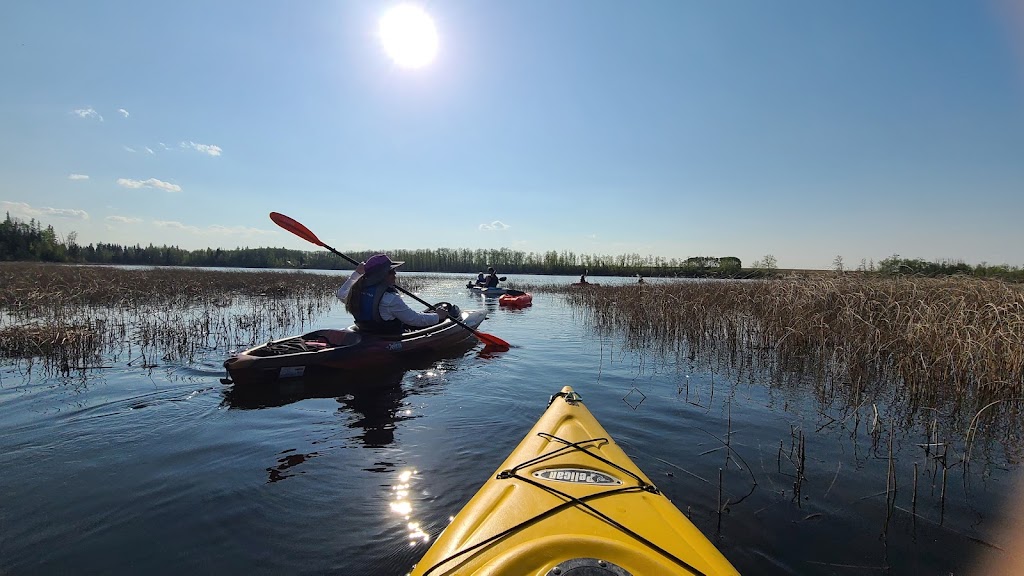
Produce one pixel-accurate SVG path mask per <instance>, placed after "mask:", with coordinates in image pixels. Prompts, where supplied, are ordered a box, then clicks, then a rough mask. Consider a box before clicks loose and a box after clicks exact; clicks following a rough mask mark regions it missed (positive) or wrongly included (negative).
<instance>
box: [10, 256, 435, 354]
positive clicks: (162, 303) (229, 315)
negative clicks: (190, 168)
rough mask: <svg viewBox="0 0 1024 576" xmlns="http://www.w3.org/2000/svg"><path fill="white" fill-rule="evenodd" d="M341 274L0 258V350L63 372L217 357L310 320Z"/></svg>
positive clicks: (323, 307) (327, 302)
mask: <svg viewBox="0 0 1024 576" xmlns="http://www.w3.org/2000/svg"><path fill="white" fill-rule="evenodd" d="M344 274H345V273H341V274H311V273H304V272H295V271H286V272H281V271H251V270H245V271H227V270H225V271H220V270H200V269H190V268H145V269H141V268H140V269H127V268H117V267H105V266H69V265H52V264H37V263H4V264H0V286H3V290H2V291H0V357H6V358H9V359H29V360H32V359H41V360H43V365H45V366H46V367H47V368H55V369H57V370H59V371H61V372H65V373H66V372H68V371H70V370H74V369H84V368H89V367H93V366H96V365H98V364H100V363H102V361H103V358H109V359H113V360H115V361H116V360H120V359H122V358H123V357H124V356H127V361H128V362H129V363H136V364H141V365H152V364H153V363H155V362H156V361H158V360H165V361H172V360H187V361H191V360H193V359H194V358H196V357H198V356H201V355H203V354H204V353H206V352H208V351H211V350H213V351H215V352H214V353H215V354H226V353H227V352H228V350H229V349H230V348H232V347H241V346H248V345H251V344H254V343H256V342H259V341H261V340H265V339H269V338H270V337H279V336H281V335H284V333H285V332H287V331H289V330H295V329H298V327H301V326H303V325H305V324H306V323H308V322H311V321H312V320H313V319H315V318H317V317H319V316H320V315H321V314H323V313H324V312H325V311H327V310H328V309H329V308H330V307H331V305H332V304H333V303H334V302H336V298H335V296H334V293H335V290H336V289H337V287H338V285H339V283H340V282H341V279H342V278H343V277H344V276H343V275H344ZM403 281H404V285H405V286H407V287H409V286H412V287H413V289H415V286H416V281H415V279H413V280H412V282H410V281H409V279H408V278H403Z"/></svg>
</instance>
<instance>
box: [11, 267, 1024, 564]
mask: <svg viewBox="0 0 1024 576" xmlns="http://www.w3.org/2000/svg"><path fill="white" fill-rule="evenodd" d="M519 280H521V281H527V282H533V283H540V282H565V283H567V282H569V281H571V280H573V279H569V278H550V277H548V278H542V277H527V278H521V279H519ZM592 280H594V279H592ZM597 280H601V279H597ZM626 281H627V280H621V282H626ZM605 282H607V280H606V281H605ZM420 295H421V296H423V297H424V298H425V299H427V300H429V301H436V300H448V301H452V302H454V303H456V304H458V305H460V306H462V307H463V308H466V309H471V308H486V309H487V311H488V319H487V320H486V321H485V322H484V324H483V325H482V326H481V327H480V329H481V330H482V331H484V332H487V333H490V334H494V335H496V336H499V337H500V338H502V339H504V340H506V341H508V342H510V343H511V344H513V348H512V349H511V350H510V351H508V352H506V353H499V354H495V355H484V354H481V347H480V346H479V345H474V347H473V348H471V349H468V350H463V351H457V352H456V353H454V354H452V355H450V356H452V357H449V358H441V359H434V360H431V361H428V362H424V363H422V364H420V365H417V366H413V367H411V368H410V369H409V370H407V371H404V372H399V373H397V374H393V375H388V376H386V377H385V376H378V377H376V380H375V379H374V378H375V377H373V376H362V377H360V378H361V381H360V384H362V385H364V387H365V385H366V384H371V385H376V386H379V387H380V390H379V391H378V392H362V391H361V392H350V390H349V387H348V384H346V383H345V382H344V381H341V382H338V383H333V384H328V385H326V386H325V385H317V386H307V385H305V384H303V383H296V384H292V385H289V386H285V387H282V388H281V389H279V390H275V391H273V392H271V393H269V394H262V395H258V396H257V397H256V398H252V397H249V396H248V395H239V394H238V391H237V390H234V387H233V386H230V385H224V384H222V383H221V382H220V378H221V377H223V376H224V372H223V370H222V368H221V363H222V362H223V360H224V358H225V357H227V355H228V353H229V351H228V350H223V349H222V350H209V352H208V355H207V356H206V357H205V358H203V359H202V360H200V361H197V362H194V363H191V364H189V365H182V364H174V363H170V364H168V363H157V364H158V365H157V366H156V367H152V368H140V367H137V366H130V365H127V364H126V362H125V361H124V360H123V359H122V360H120V361H118V362H111V363H110V364H109V365H108V366H107V367H105V368H101V369H94V370H90V371H88V372H87V373H86V374H85V376H84V377H83V376H73V377H68V378H59V377H40V376H39V374H38V371H33V372H32V373H29V374H26V372H25V368H24V366H23V365H21V364H14V363H11V362H9V361H5V363H3V364H2V365H0V367H2V371H0V377H2V380H0V386H2V388H0V410H2V415H3V416H2V419H0V470H2V474H0V573H2V574H8V573H9V574H67V573H74V574H108V573H122V574H124V573H132V574H170V573H190V572H192V573H246V574H279V573H307V574H318V573H335V574H385V575H387V574H404V573H405V572H406V571H407V570H408V569H409V568H410V567H411V566H412V565H413V564H414V563H415V562H416V561H417V559H418V558H419V556H420V555H421V554H422V553H423V552H424V551H425V550H426V547H427V546H428V545H429V542H430V541H431V539H432V538H433V537H435V536H436V535H437V534H438V533H439V532H440V531H441V530H442V529H443V528H444V527H445V525H446V524H447V522H448V520H449V518H450V516H453V515H454V514H455V513H456V512H457V511H458V510H459V508H460V507H461V506H462V505H463V504H464V503H465V502H466V501H467V500H468V498H469V497H470V496H471V495H472V494H473V493H474V492H475V491H476V489H477V488H478V487H479V486H480V485H481V483H482V482H483V481H484V480H485V478H487V476H488V475H490V474H491V473H493V472H494V471H495V469H496V468H497V466H498V465H499V464H500V463H501V461H502V460H503V459H504V458H505V456H506V455H507V454H508V452H509V451H510V450H511V449H512V448H513V447H514V446H515V445H516V444H517V443H518V442H519V441H520V440H521V439H522V437H523V435H524V434H525V433H526V432H527V431H528V430H529V428H530V427H531V426H532V425H533V423H534V422H535V421H536V419H537V418H538V417H539V416H540V414H541V413H542V412H543V410H544V408H545V405H546V402H547V400H548V397H549V396H550V395H551V394H553V393H555V392H557V391H558V390H559V389H560V388H561V387H562V386H563V385H566V384H568V385H571V386H573V387H574V388H575V389H576V390H577V391H578V392H579V393H581V394H582V396H583V398H584V399H585V401H586V403H587V405H588V406H589V407H590V409H591V411H592V412H593V413H594V414H595V415H596V416H597V418H598V419H599V420H600V421H601V423H602V424H603V425H604V427H605V428H606V429H607V430H608V432H609V433H610V434H611V435H612V437H613V438H614V439H615V440H617V441H618V442H619V443H620V444H621V445H622V446H623V448H624V449H625V450H626V452H627V453H628V454H629V455H630V456H631V457H632V458H633V459H634V460H635V461H636V463H637V464H638V465H639V466H640V467H641V468H642V469H643V470H644V471H645V472H646V473H647V474H648V475H649V476H650V477H651V478H652V479H653V480H654V482H655V483H657V485H658V486H659V488H661V489H662V490H663V491H664V492H665V493H666V494H667V495H668V496H669V498H671V499H672V500H673V501H674V502H675V503H676V505H677V506H678V507H679V508H680V509H681V510H683V511H684V512H685V513H687V514H688V515H689V516H690V517H691V519H692V520H693V522H694V523H695V524H696V525H697V526H698V527H699V528H700V529H701V530H702V531H703V532H704V533H705V534H706V535H708V537H709V538H711V539H712V541H713V542H715V544H716V545H717V546H719V548H720V549H721V550H722V551H723V553H724V554H725V555H726V556H727V557H728V558H729V559H730V560H731V561H732V562H733V563H734V564H735V565H736V567H737V568H738V569H739V570H740V571H741V572H744V573H747V574H864V573H868V574H876V573H877V574H887V573H892V574H947V573H957V574H961V573H968V572H970V567H971V566H973V564H974V562H975V559H976V558H977V556H978V555H979V554H982V553H989V552H995V553H999V549H1000V548H1003V547H1004V546H1005V541H1006V540H1007V538H1008V535H1007V534H1005V533H1002V532H999V527H1000V522H1001V521H1003V520H1007V519H1009V520H1020V519H1014V518H1007V517H1006V515H1007V514H1008V512H1007V511H1006V508H1005V503H1006V502H1007V501H1008V499H1011V498H1014V497H1015V496H1014V495H1015V494H1016V492H1015V491H1014V490H1013V482H1014V481H1015V479H1016V477H1017V476H1019V471H1018V469H1017V466H1016V464H1015V463H1014V462H1011V460H1012V459H1013V458H1012V457H1011V456H1008V454H1007V452H1006V451H1005V450H1003V448H1002V447H1001V446H1000V445H999V444H998V443H996V442H993V441H987V442H986V441H985V440H984V439H981V440H979V441H978V443H977V444H976V445H975V446H974V449H973V450H974V453H973V460H972V462H971V466H970V469H969V470H968V471H966V472H965V470H964V467H963V466H955V465H953V466H951V467H950V468H949V469H948V470H945V476H946V477H945V480H944V479H943V475H944V471H943V467H942V465H941V464H940V463H938V461H937V460H936V458H934V456H935V454H934V451H932V452H931V453H930V454H929V452H928V451H927V450H926V449H925V448H923V447H922V446H919V445H920V444H925V443H928V442H929V434H930V431H929V430H927V429H926V427H924V426H920V425H910V426H900V427H890V426H889V424H890V423H892V422H891V420H892V419H890V421H886V420H885V418H887V416H885V415H884V412H883V416H882V421H881V423H878V424H875V425H876V426H879V427H881V426H882V425H883V424H884V428H883V429H884V432H881V433H878V432H877V431H876V432H875V433H873V419H874V408H875V407H873V406H861V407H855V408H851V407H845V408H843V407H834V406H833V407H827V406H823V405H822V404H820V403H819V401H818V400H816V399H815V398H814V397H813V394H811V393H809V392H808V391H807V390H808V389H809V388H808V387H806V386H805V385H802V384H801V380H800V379H799V378H796V379H794V380H793V381H791V382H789V383H788V384H786V385H780V384H778V383H775V384H769V383H767V380H766V379H759V378H749V377H747V376H744V377H743V378H742V379H741V380H742V381H739V382H737V381H735V378H734V377H732V376H731V375H730V374H729V372H728V371H727V370H721V369H712V367H710V366H707V365H701V364H700V363H699V362H697V363H692V364H691V363H689V362H682V363H679V362H675V361H671V360H662V359H658V358H656V357H654V356H653V355H650V354H647V353H644V352H642V351H635V350H627V349H625V348H624V346H623V339H622V338H621V337H615V336H599V335H597V334H595V333H594V331H593V329H592V328H591V326H590V325H589V323H588V322H587V320H586V315H585V313H583V312H581V311H579V310H573V309H572V308H570V307H568V306H567V305H566V304H565V303H564V302H563V300H562V298H561V297H559V296H552V295H545V294H535V296H534V305H533V306H532V307H530V308H526V309H523V310H507V309H503V308H500V307H498V305H497V300H495V299H483V298H481V297H479V296H472V295H470V294H469V293H468V291H466V290H464V289H461V288H460V287H459V286H458V285H457V283H456V282H453V281H450V282H440V283H437V285H436V286H435V285H430V286H428V288H427V289H426V290H424V292H422V293H421V294H420ZM350 321H351V318H350V316H348V315H347V313H346V312H345V311H344V309H343V308H342V307H341V306H340V304H339V305H335V306H334V307H333V308H332V309H331V311H330V312H329V313H327V314H326V315H325V316H323V317H322V318H319V319H317V320H316V322H315V323H314V324H315V325H314V326H313V327H340V326H347V325H348V324H349V323H350ZM287 335H288V334H277V335H275V336H276V337H280V336H287ZM878 408H879V409H880V410H884V407H878ZM801 434H802V435H803V438H804V440H803V454H804V461H803V462H804V464H803V469H804V473H803V479H802V480H800V481H799V482H797V476H798V475H797V466H798V463H799V462H800V460H799V453H800V450H799V448H800V443H801V440H800V438H801ZM727 438H728V439H729V442H730V446H731V450H727V449H726V448H725V447H724V442H725V441H726V439H727ZM890 439H891V443H892V445H893V448H892V454H893V455H892V457H890V448H889V446H890ZM949 441H950V442H953V443H954V445H956V443H957V442H959V440H958V439H957V438H949ZM959 446H961V448H960V449H962V443H961V444H959ZM953 453H955V449H954V452H951V453H950V454H953ZM727 454H728V455H729V456H728V458H727ZM947 458H948V459H952V458H953V456H952V455H949V456H947ZM950 464H953V463H952V462H950ZM890 465H891V466H892V467H893V472H892V478H894V480H893V481H890V482H889V483H890V484H892V485H894V486H895V487H896V489H895V492H893V491H892V488H891V487H890V488H889V489H888V490H887V477H888V476H889V474H890ZM915 466H916V468H915ZM915 470H916V473H917V474H916V484H917V487H916V493H915V491H914V488H913V486H914V483H915ZM798 488H799V495H797V494H796V490H797V489H798ZM887 492H889V495H887ZM893 494H894V495H893ZM890 502H891V503H892V504H891V505H890V504H889V503H890ZM719 508H722V509H724V512H723V513H722V514H719V513H718V512H717V511H718V510H719ZM912 511H914V512H916V515H914V514H912V513H911V512H912Z"/></svg>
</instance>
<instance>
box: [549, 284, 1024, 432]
mask: <svg viewBox="0 0 1024 576" xmlns="http://www.w3.org/2000/svg"><path fill="white" fill-rule="evenodd" d="M567 298H568V300H569V302H570V303H571V304H573V305H576V306H579V307H582V308H584V309H586V310H587V311H588V312H589V314H590V315H591V317H592V320H593V321H594V323H595V325H596V327H597V328H599V329H605V330H609V329H621V330H624V331H625V334H626V338H627V341H628V342H629V343H631V344H632V345H636V346H644V347H648V348H654V349H656V350H658V351H660V352H666V351H668V352H673V351H674V352H677V353H681V354H686V355H688V356H689V357H690V358H691V359H692V358H693V357H694V355H696V354H698V353H703V354H708V355H714V356H716V357H718V358H722V357H725V358H728V359H730V361H731V362H732V363H733V364H742V363H743V362H748V363H750V362H755V361H756V362H758V363H760V364H761V365H766V366H769V367H770V368H771V369H773V370H776V371H779V372H785V373H804V374H806V373H807V372H808V371H813V372H814V373H816V374H817V375H818V376H819V377H821V379H823V380H827V381H830V382H832V385H831V386H832V388H831V389H830V392H831V394H835V393H841V394H844V395H846V396H847V400H849V401H850V402H852V403H853V404H854V405H859V404H860V403H861V402H863V401H864V398H865V396H864V394H865V392H869V391H870V390H871V389H875V388H878V387H881V386H887V385H892V384H895V385H896V386H897V389H898V394H899V395H900V396H902V397H903V398H905V399H906V400H907V401H908V402H909V403H910V405H911V406H913V407H921V408H923V407H939V406H942V407H946V408H949V409H950V410H958V409H960V408H967V409H969V410H973V411H972V412H970V414H969V416H974V415H976V414H979V413H980V412H979V410H980V409H981V408H982V407H987V408H988V410H987V411H988V412H997V411H999V409H1001V408H1003V409H1007V410H1016V409H1018V408H1019V407H1020V399H1022V398H1024V291H1022V288H1021V287H1020V286H1018V285H1014V284H1008V283H1004V282H1000V281H991V280H976V279H966V278H949V279H930V278H917V279H905V278H901V279H881V278H863V277H845V276H837V277H831V278H791V279H778V280H769V281H721V280H714V281H688V282H678V283H671V284H646V285H643V286H638V285H628V286H618V287H600V288H591V289H585V290H580V289H570V290H568V292H567ZM992 403H996V404H992Z"/></svg>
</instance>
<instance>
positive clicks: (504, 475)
mask: <svg viewBox="0 0 1024 576" xmlns="http://www.w3.org/2000/svg"><path fill="white" fill-rule="evenodd" d="M573 394H574V395H575V396H576V398H579V395H578V394H575V393H573ZM558 396H566V395H565V394H561V393H559V394H556V395H555V396H552V397H551V401H552V402H553V401H554V400H555V398H556V397H558ZM566 400H567V401H569V402H572V401H573V400H574V399H570V398H566ZM538 435H539V436H540V437H542V438H547V439H548V440H555V441H558V442H561V443H562V444H565V446H562V447H561V448H558V449H557V450H553V451H551V452H548V453H545V454H541V455H540V456H537V457H536V458H532V459H530V460H527V461H526V462H523V463H521V464H517V465H516V466H513V467H512V468H510V469H508V470H502V471H501V472H499V473H498V475H497V476H496V478H497V479H499V480H508V479H516V480H522V481H523V482H526V483H527V484H532V485H534V486H536V487H538V488H540V489H542V490H545V491H547V492H550V493H551V494H554V495H556V496H559V497H561V498H564V499H565V500H566V501H565V502H563V503H561V504H559V505H558V506H555V507H554V508H551V509H549V510H547V511H545V512H541V513H540V514H537V515H536V516H534V517H532V518H528V519H526V520H524V521H522V522H520V523H519V524H516V525H515V526H512V527H511V528H508V529H506V530H504V531H502V532H499V533H498V534H495V535H494V536H491V537H490V538H487V539H485V540H483V541H481V542H478V543H476V544H474V545H472V546H470V547H468V548H464V549H462V550H459V551H458V552H456V553H454V554H452V555H450V556H448V557H447V558H444V559H442V560H441V561H439V562H437V563H436V564H434V565H433V566H431V567H430V568H429V569H427V570H426V571H425V572H424V573H423V576H429V575H430V574H431V573H432V572H433V571H434V570H436V569H437V568H439V567H441V566H444V565H445V564H447V563H448V562H450V561H452V560H454V559H456V558H458V557H460V556H462V555H464V554H468V553H470V552H472V551H474V550H477V549H479V548H483V547H485V546H488V545H489V544H491V543H493V542H496V541H498V540H501V539H502V538H504V537H506V536H508V535H510V534H513V533H515V532H517V531H518V530H520V529H521V528H524V527H526V526H528V525H530V524H533V523H534V522H538V521H540V520H543V519H544V518H547V517H548V516H551V515H553V514H556V513H558V512H561V511H562V510H565V509H567V508H572V507H573V506H582V507H583V508H585V509H586V510H587V511H589V512H591V513H592V514H594V515H596V516H597V517H598V518H600V519H602V520H604V521H605V522H607V523H608V524H611V525H612V526H614V527H615V528H617V529H619V530H620V531H622V532H623V533H625V534H627V535H628V536H630V537H631V538H633V539H634V540H636V541H637V542H640V543H641V544H643V545H645V546H647V547H648V548H650V549H652V550H654V551H655V552H658V553H659V554H661V555H662V556H664V557H666V558H668V559H669V560H671V561H673V562H675V563H676V564H678V565H679V566H680V567H682V568H685V569H686V570H688V571H689V572H690V573H692V574H694V575H695V576H707V575H706V574H704V573H703V572H701V571H700V570H698V569H697V568H695V567H694V566H691V565H690V564H689V563H687V562H686V561H685V560H683V559H682V558H679V557H677V556H676V555H674V554H672V553H671V552H669V551H668V550H665V549H664V548H662V547H661V546H658V545H657V544H655V543H654V542H651V541H650V540H648V539H647V538H644V537H643V536H641V535H639V534H637V533H636V532H634V531H632V530H630V529H629V528H627V527H626V526H623V525H622V524H621V523H619V522H617V521H616V520H614V519H612V518H611V517H609V516H608V515H606V514H605V513H603V512H601V511H600V510H598V509H596V508H594V507H593V506H591V505H590V504H587V502H589V501H590V500H594V499H597V498H602V497H604V496H611V495H613V494H621V493H627V492H650V493H651V494H661V492H660V491H659V490H658V488H657V487H656V486H654V484H651V483H649V482H645V481H644V480H643V479H642V478H640V477H639V476H637V475H636V474H634V473H633V472H631V471H629V470H626V469H625V468H623V467H622V466H619V465H618V464H616V463H614V462H611V461H610V460H608V459H606V458H604V457H602V456H599V455H597V454H594V453H593V452H591V451H590V450H587V449H586V448H585V447H584V446H583V445H584V444H591V443H598V442H600V443H605V442H608V439H607V438H591V439H589V440H582V441H580V442H569V441H568V440H565V439H563V438H559V437H558V436H554V435H552V434H548V433H547V432H540V433H539V434H538ZM568 450H580V451H582V452H583V453H584V454H588V455H590V456H592V457H594V458H596V459H598V460H600V461H601V462H603V463H605V464H608V465H610V466H612V467H614V468H616V469H617V470H619V471H621V472H623V473H625V474H628V475H629V476H631V477H633V479H634V480H636V482H637V485H636V486H623V487H621V488H611V489H608V490H605V491H603V492H597V493H595V494H590V495H587V496H583V497H579V498H577V497H575V496H572V495H570V494H566V493H565V492H562V491H561V490H558V489H555V488H552V487H550V486H545V485H544V484H541V483H540V482H537V481H536V480H534V479H532V478H529V477H526V476H520V475H519V473H518V471H519V470H520V469H522V468H525V467H527V466H531V465H533V464H536V463H538V462H543V461H544V460H547V459H550V458H553V457H555V456H557V455H559V454H561V453H563V452H565V451H568Z"/></svg>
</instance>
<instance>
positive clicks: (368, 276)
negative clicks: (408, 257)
mask: <svg viewBox="0 0 1024 576" xmlns="http://www.w3.org/2000/svg"><path fill="white" fill-rule="evenodd" d="M402 264H405V262H395V261H393V260H391V258H388V255H387V254H375V255H373V256H371V257H370V258H369V259H368V260H367V261H366V263H365V264H363V269H364V270H366V273H365V274H364V276H363V278H365V280H363V282H365V283H367V284H376V283H378V282H380V281H382V280H384V279H385V278H387V275H388V272H389V271H391V270H394V269H395V268H398V267H399V266H401V265H402Z"/></svg>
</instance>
